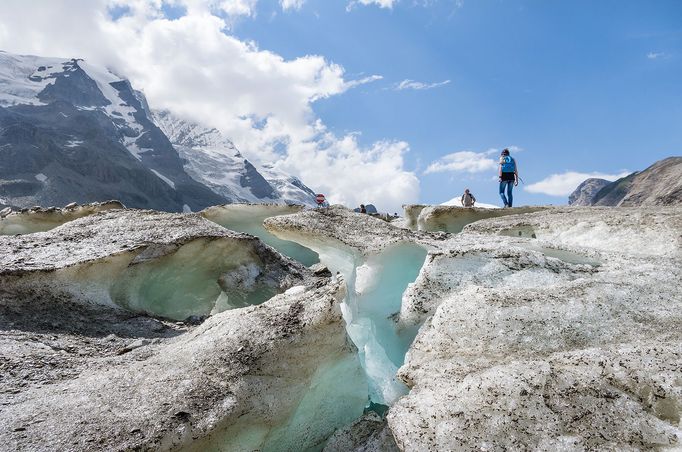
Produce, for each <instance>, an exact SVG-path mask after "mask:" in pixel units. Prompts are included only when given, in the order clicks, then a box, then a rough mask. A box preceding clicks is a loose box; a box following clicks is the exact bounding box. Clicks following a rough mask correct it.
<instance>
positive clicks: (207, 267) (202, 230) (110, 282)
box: [0, 210, 308, 320]
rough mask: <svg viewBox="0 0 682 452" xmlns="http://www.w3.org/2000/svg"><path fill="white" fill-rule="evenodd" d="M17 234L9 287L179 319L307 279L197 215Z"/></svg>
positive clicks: (104, 217) (137, 217) (112, 217)
mask: <svg viewBox="0 0 682 452" xmlns="http://www.w3.org/2000/svg"><path fill="white" fill-rule="evenodd" d="M20 237H21V240H22V241H23V242H25V243H26V244H27V245H26V248H23V252H21V253H15V254H12V255H7V256H3V258H2V259H0V260H1V261H2V264H3V265H4V267H5V268H6V270H5V272H6V276H7V278H6V279H5V283H6V284H10V283H12V284H13V285H15V286H23V287H34V288H39V287H46V288H51V290H54V291H60V292H64V293H67V294H71V295H72V296H74V297H77V298H80V299H82V300H83V301H84V302H93V301H94V302H98V303H101V304H106V305H110V306H119V307H123V308H126V309H128V310H131V311H134V312H144V313H148V314H152V315H157V316H161V317H166V318H170V319H175V320H184V319H186V318H187V317H190V316H206V315H209V314H210V313H216V312H220V311H221V310H225V309H232V308H238V307H243V306H247V305H252V304H259V303H262V302H263V301H265V300H267V299H269V298H270V297H272V296H273V295H275V294H276V293H280V292H283V291H285V290H286V289H288V288H289V287H292V286H294V285H300V284H301V282H302V281H304V279H305V275H306V274H308V273H307V270H306V269H305V268H304V267H303V266H301V265H300V264H298V263H296V262H294V261H291V260H289V259H286V258H284V257H283V256H281V255H280V254H279V253H277V252H276V251H275V250H273V249H272V248H270V247H268V246H267V245H264V244H262V243H261V242H260V241H259V240H258V239H257V238H254V237H251V236H247V235H245V234H238V233H234V232H231V231H228V230H226V229H224V228H221V227H219V226H217V225H215V224H213V223H211V222H208V221H207V220H205V219H203V218H201V217H199V216H198V215H171V214H161V213H140V212H138V211H124V210H116V211H111V212H107V213H103V214H99V215H94V216H89V217H85V218H82V219H79V220H75V221H72V222H69V223H67V224H65V225H63V226H60V227H59V228H56V229H53V230H52V231H49V232H44V233H41V235H39V234H33V235H31V236H20ZM5 240H11V238H9V237H5ZM19 249H22V248H21V245H20V246H19ZM69 253H70V254H69ZM57 257H58V258H57ZM16 275H20V277H17V276H16ZM0 276H2V275H0Z"/></svg>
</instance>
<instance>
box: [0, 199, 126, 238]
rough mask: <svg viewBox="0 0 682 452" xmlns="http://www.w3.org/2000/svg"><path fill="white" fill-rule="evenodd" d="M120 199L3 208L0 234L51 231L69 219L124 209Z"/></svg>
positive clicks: (0, 216) (0, 218)
mask: <svg viewBox="0 0 682 452" xmlns="http://www.w3.org/2000/svg"><path fill="white" fill-rule="evenodd" d="M124 208H125V206H124V205H123V204H121V203H120V202H119V201H107V202H96V203H91V204H82V205H79V204H76V203H71V204H69V205H67V206H66V207H62V208H59V207H47V208H44V207H37V206H36V207H32V208H30V209H21V210H19V211H12V209H10V208H7V209H3V212H5V214H4V215H0V235H13V234H31V233H33V232H42V231H49V230H50V229H53V228H56V227H57V226H60V225H62V224H64V223H68V222H69V221H73V220H76V219H78V218H82V217H85V216H88V215H92V214H93V213H97V212H104V211H107V210H114V209H124Z"/></svg>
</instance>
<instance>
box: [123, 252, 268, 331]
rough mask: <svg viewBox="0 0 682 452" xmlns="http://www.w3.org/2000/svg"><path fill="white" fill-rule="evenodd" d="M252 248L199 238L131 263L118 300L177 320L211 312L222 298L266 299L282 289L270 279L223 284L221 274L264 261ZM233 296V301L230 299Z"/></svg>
mask: <svg viewBox="0 0 682 452" xmlns="http://www.w3.org/2000/svg"><path fill="white" fill-rule="evenodd" d="M258 265H259V264H258V262H257V261H254V257H253V255H252V253H251V251H250V250H249V249H247V248H246V247H244V246H243V245H242V244H240V243H237V242H233V241H231V240H205V239H199V240H194V241H192V242H190V243H187V244H185V245H183V246H182V247H180V248H179V249H178V250H177V251H176V252H175V253H172V254H170V255H167V256H163V257H160V258H157V259H152V260H148V261H143V262H140V263H137V264H133V265H128V266H126V267H125V268H123V269H122V270H120V273H118V274H116V275H112V276H113V278H112V279H113V280H112V284H111V287H110V289H109V293H110V296H111V299H112V301H114V302H115V303H117V304H118V305H120V306H123V307H125V308H127V309H130V310H132V311H136V312H146V313H149V314H153V315H158V316H161V317H166V318H170V319H173V320H184V319H186V318H187V317H189V316H197V315H198V316H204V315H209V314H210V313H211V311H212V310H213V308H214V307H215V305H216V301H217V300H223V301H222V305H223V306H222V308H221V309H220V310H225V309H233V308H237V307H243V306H249V305H255V304H260V303H262V302H264V301H266V300H268V299H269V298H271V297H272V296H274V295H275V294H276V293H277V292H278V291H277V290H276V289H275V288H273V287H269V286H268V285H267V284H261V283H254V285H253V287H252V288H251V290H249V291H246V290H245V289H244V288H243V287H229V286H225V287H221V286H220V284H219V280H220V277H221V276H222V275H224V274H225V273H228V272H230V271H234V270H238V269H239V268H241V267H249V266H252V267H258ZM228 300H229V301H228Z"/></svg>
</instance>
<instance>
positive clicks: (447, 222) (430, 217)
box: [404, 205, 547, 233]
mask: <svg viewBox="0 0 682 452" xmlns="http://www.w3.org/2000/svg"><path fill="white" fill-rule="evenodd" d="M404 209H405V218H406V220H407V226H408V227H409V228H410V229H412V230H418V231H443V232H452V233H457V232H460V231H461V230H462V229H463V228H464V226H466V225H467V224H469V223H473V222H476V221H479V220H484V219H486V218H498V217H503V216H507V215H520V214H527V213H531V212H538V211H542V210H545V209H547V207H514V208H510V209H488V208H482V207H481V208H479V207H458V206H446V205H439V206H424V205H407V206H405V207H404Z"/></svg>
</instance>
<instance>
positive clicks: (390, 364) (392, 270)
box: [346, 244, 427, 405]
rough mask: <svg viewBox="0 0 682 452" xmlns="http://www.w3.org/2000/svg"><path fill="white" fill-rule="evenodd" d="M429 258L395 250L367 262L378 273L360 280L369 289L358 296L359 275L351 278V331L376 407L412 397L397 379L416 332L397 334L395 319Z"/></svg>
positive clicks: (406, 248) (409, 247) (410, 249)
mask: <svg viewBox="0 0 682 452" xmlns="http://www.w3.org/2000/svg"><path fill="white" fill-rule="evenodd" d="M426 254H427V251H426V249H424V248H423V247H421V246H419V245H415V244H400V245H396V246H393V247H391V248H389V249H388V250H386V251H385V252H383V253H382V254H380V255H379V256H376V257H373V258H370V259H369V260H368V261H367V262H366V265H368V266H369V267H370V268H371V269H373V271H372V272H371V274H372V276H371V277H370V278H363V277H362V276H361V277H360V278H361V279H365V280H366V281H367V282H366V283H363V285H364V286H365V288H363V287H359V288H358V289H360V292H356V290H355V288H356V287H355V286H356V282H357V280H358V274H357V272H355V273H354V274H352V275H350V277H349V278H347V281H348V286H349V287H348V289H349V290H348V292H349V294H348V298H347V300H346V305H347V312H346V321H347V322H348V324H347V330H348V334H349V336H350V337H351V339H352V340H353V342H354V343H355V345H356V346H357V347H358V355H359V357H360V362H361V363H362V364H363V368H364V369H365V372H366V373H367V376H368V379H369V384H370V391H369V399H370V401H371V402H373V403H377V404H381V405H391V404H392V403H393V402H395V400H396V399H397V398H398V397H400V396H401V395H404V394H406V393H407V388H406V387H405V386H404V385H403V383H402V382H400V381H398V380H397V379H396V377H395V375H396V372H397V370H398V368H399V367H400V366H402V364H403V362H404V360H405V354H406V353H407V350H408V349H409V347H410V344H411V343H412V341H413V340H414V338H415V336H416V333H417V328H413V329H409V330H407V329H403V330H398V329H397V327H396V322H395V321H394V318H395V317H396V315H397V314H398V313H399V312H400V306H401V302H402V295H403V292H405V290H406V289H407V286H408V284H410V283H412V282H414V280H415V279H416V278H417V276H418V275H419V270H420V269H421V267H422V265H423V264H424V260H425V259H426Z"/></svg>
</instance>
